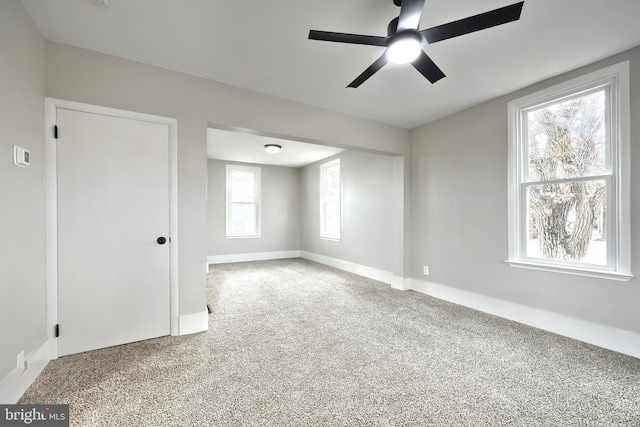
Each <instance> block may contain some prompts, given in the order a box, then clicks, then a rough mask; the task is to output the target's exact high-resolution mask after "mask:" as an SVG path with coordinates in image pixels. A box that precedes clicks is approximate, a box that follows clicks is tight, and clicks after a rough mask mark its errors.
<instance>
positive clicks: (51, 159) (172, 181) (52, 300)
mask: <svg viewBox="0 0 640 427" xmlns="http://www.w3.org/2000/svg"><path fill="white" fill-rule="evenodd" d="M44 103H45V114H44V116H45V119H44V126H45V170H46V172H45V195H46V222H47V224H46V257H47V262H46V264H47V338H48V340H49V341H50V342H51V347H50V351H51V358H52V359H57V358H58V340H57V338H56V336H55V330H56V325H57V324H58V196H57V194H58V182H57V176H58V170H57V140H56V138H55V136H54V131H53V129H54V126H55V125H56V110H57V109H58V108H64V109H67V110H73V111H78V112H84V113H94V114H102V115H106V116H113V117H118V118H124V119H133V120H142V121H146V122H152V123H159V124H165V125H168V126H169V236H170V237H171V244H170V245H169V253H170V255H169V272H170V273H169V286H170V291H169V292H170V303H169V306H170V331H171V335H179V318H178V314H179V313H178V121H177V120H176V119H174V118H170V117H162V116H156V115H151V114H145V113H137V112H133V111H127V110H119V109H115V108H109V107H102V106H98V105H91V104H84V103H80V102H74V101H66V100H62V99H56V98H49V97H46V98H45V100H44ZM61 132H64V130H61ZM63 333H64V332H63Z"/></svg>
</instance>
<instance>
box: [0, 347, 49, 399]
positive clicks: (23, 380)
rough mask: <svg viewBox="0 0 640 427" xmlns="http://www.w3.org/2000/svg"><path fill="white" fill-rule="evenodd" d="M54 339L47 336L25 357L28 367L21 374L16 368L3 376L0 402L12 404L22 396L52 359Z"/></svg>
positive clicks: (0, 384)
mask: <svg viewBox="0 0 640 427" xmlns="http://www.w3.org/2000/svg"><path fill="white" fill-rule="evenodd" d="M54 341H55V340H54V339H53V338H49V339H48V340H47V341H45V342H44V344H42V345H41V346H40V347H39V348H38V349H37V350H36V351H34V352H33V353H31V355H29V356H28V357H27V358H26V359H25V360H26V362H27V366H28V369H27V370H26V371H25V372H24V373H22V374H21V373H20V372H19V370H18V369H17V368H16V369H14V370H13V371H12V372H11V373H10V374H9V375H7V376H6V377H5V378H4V380H3V381H2V383H0V403H1V404H7V405H12V404H15V403H16V402H17V401H18V399H20V397H22V395H23V394H24V392H25V391H27V389H28V388H29V386H30V385H31V384H32V383H33V382H34V381H35V380H36V378H37V377H38V375H40V373H41V372H42V370H43V369H44V368H45V367H46V366H47V365H48V364H49V362H50V361H51V360H52V356H51V355H52V354H53V348H52V347H53V342H54Z"/></svg>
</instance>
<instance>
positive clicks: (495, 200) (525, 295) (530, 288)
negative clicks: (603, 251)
mask: <svg viewBox="0 0 640 427" xmlns="http://www.w3.org/2000/svg"><path fill="white" fill-rule="evenodd" d="M624 60H630V70H631V186H632V188H631V221H632V224H631V226H632V235H631V239H632V251H633V252H632V272H633V273H635V274H636V275H638V274H640V251H638V246H639V243H640V222H638V221H637V219H638V218H639V217H640V184H639V183H640V175H639V173H640V146H639V145H638V144H639V141H640V48H636V49H633V50H631V51H628V52H626V53H623V54H620V55H617V56H615V57H613V58H609V59H607V60H605V61H602V62H600V63H597V64H593V65H590V66H588V67H586V68H584V69H581V70H577V71H574V72H571V73H568V74H565V75H562V76H559V77H556V78H553V79H551V80H548V81H545V82H541V83H539V84H536V85H534V86H531V87H529V88H526V89H523V90H520V91H518V92H515V93H512V94H510V95H507V96H503V97H500V98H498V99H494V100H492V101H489V102H487V103H484V104H482V105H479V106H476V107H474V108H471V109H468V110H465V111H462V112H460V113H457V114H454V115H451V116H449V117H446V118H443V119H441V120H438V121H436V122H433V123H430V124H427V125H424V126H421V127H419V128H416V129H413V130H412V131H411V201H412V204H411V230H412V236H413V237H412V255H411V276H412V277H414V278H418V279H423V280H424V279H426V278H425V276H423V275H422V266H423V265H429V266H430V268H431V274H430V276H429V277H428V280H429V281H430V282H434V283H439V284H443V285H447V286H450V287H454V288H459V289H462V290H466V291H471V292H475V293H479V294H482V295H486V296H489V297H493V298H498V299H502V300H507V301H511V302H515V303H518V304H522V305H525V306H530V307H534V308H538V309H543V310H547V311H551V312H555V313H559V314H562V315H565V316H569V317H573V318H578V319H583V320H587V321H591V322H596V323H600V324H604V325H608V326H612V327H617V328H621V329H625V330H630V331H635V332H640V310H639V309H638V301H640V286H638V285H639V283H638V279H637V278H635V279H632V280H631V281H629V282H616V281H610V280H605V279H595V278H586V277H579V276H571V275H565V274H558V273H550V272H542V271H534V270H524V269H518V268H513V267H509V266H508V265H507V264H505V263H504V262H503V261H504V260H505V259H507V103H508V102H509V101H511V100H513V99H516V98H518V97H521V96H524V95H526V94H529V93H532V92H535V91H537V90H540V89H543V88H546V87H549V86H552V85H554V84H558V83H560V82H562V81H565V80H568V79H570V78H573V77H576V76H578V75H582V74H584V73H586V72H589V71H593V70H595V69H599V68H602V67H604V66H607V65H611V64H615V63H618V62H621V61H624Z"/></svg>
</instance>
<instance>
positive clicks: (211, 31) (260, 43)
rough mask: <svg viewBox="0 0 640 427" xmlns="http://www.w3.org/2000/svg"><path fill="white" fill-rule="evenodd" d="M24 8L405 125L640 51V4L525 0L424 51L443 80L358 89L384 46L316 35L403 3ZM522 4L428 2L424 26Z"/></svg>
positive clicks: (415, 76) (382, 78)
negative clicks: (485, 24)
mask: <svg viewBox="0 0 640 427" xmlns="http://www.w3.org/2000/svg"><path fill="white" fill-rule="evenodd" d="M21 1H22V3H23V4H24V6H25V8H26V10H27V12H28V13H29V14H30V16H31V17H32V18H33V20H34V21H35V22H36V24H37V25H38V27H39V28H40V30H41V32H42V33H43V34H44V36H45V37H46V38H47V39H49V40H52V41H55V42H59V43H64V44H69V45H73V46H78V47H82V48H86V49H90V50H94V51H98V52H103V53H107V54H111V55H115V56H119V57H122V58H127V59H131V60H135V61H139V62H143V63H147V64H152V65H156V66H159V67H163V68H167V69H171V70H175V71H180V72H184V73H188V74H191V75H195V76H199V77H204V78H207V79H211V80H216V81H219V82H223V83H226V84H230V85H233V86H237V87H241V88H246V89H250V90H254V91H258V92H262V93H266V94H270V95H273V96H277V97H281V98H285V99H289V100H292V101H297V102H300V103H304V104H308V105H313V106H317V107H321V108H325V109H328V110H332V111H337V112H341V113H346V114H350V115H353V116H358V117H363V118H367V119H371V120H376V121H379V122H383V123H389V124H393V125H396V126H400V127H404V128H413V127H415V126H418V125H421V124H423V123H426V122H429V121H432V120H435V119H437V118H440V117H443V116H446V115H449V114H451V113H453V112H456V111H459V110H462V109H464V108H467V107H469V106H472V105H475V104H478V103H481V102H483V101H485V100H488V99H490V98H493V97H496V96H499V95H502V94H505V93H508V92H511V91H513V90H516V89H519V88H522V87H524V86H527V85H529V84H531V83H534V82H536V81H540V80H543V79H545V78H548V77H551V76H553V75H556V74H559V73H561V72H564V71H568V70H571V69H574V68H577V67H579V66H582V65H585V64H588V63H591V62H594V61H596V60H598V59H601V58H604V57H607V56H610V55H612V54H615V53H618V52H621V51H624V50H626V49H629V48H632V47H635V46H638V45H640V25H639V24H638V22H639V20H640V1H638V0H562V1H560V0H525V4H524V8H523V11H522V17H521V19H520V20H519V21H517V22H513V23H509V24H505V25H502V26H498V27H494V28H491V29H488V30H484V31H480V32H476V33H472V34H468V35H465V36H461V37H457V38H454V39H450V40H445V41H442V42H439V43H435V44H433V45H427V46H424V49H425V51H426V52H427V53H428V54H429V56H431V58H432V59H433V60H434V61H435V62H436V63H437V64H438V66H439V67H440V68H441V69H442V70H443V71H444V73H445V74H446V75H447V77H446V78H444V79H442V80H440V81H439V82H437V83H436V84H433V85H432V84H430V83H429V82H428V81H427V80H425V79H424V78H423V77H422V76H421V75H420V74H419V73H418V72H417V71H416V70H414V69H413V68H411V67H410V66H385V67H384V68H383V69H382V70H381V71H380V72H378V73H377V74H376V75H374V76H373V77H372V78H371V79H369V80H368V81H366V82H365V83H364V84H363V85H362V86H360V87H359V88H358V89H347V88H346V86H347V84H348V83H349V82H351V81H352V80H353V79H354V78H355V77H356V76H358V75H359V74H360V73H361V72H362V71H363V70H364V69H365V68H367V67H368V66H369V65H370V64H371V63H372V62H373V61H374V60H375V59H377V58H378V57H379V56H380V55H381V53H382V48H380V47H373V46H363V45H348V44H343V43H328V42H321V41H312V40H308V39H307V36H308V33H309V30H310V29H316V30H326V31H337V32H347V33H361V34H370V35H380V36H384V35H386V27H387V24H388V22H389V21H390V20H391V19H392V18H394V17H395V16H397V14H398V11H399V9H398V8H397V7H396V6H394V5H393V2H392V0H350V1H345V0H269V1H264V0H244V1H238V0H235V1H234V0H179V1H178V0H109V2H110V6H109V7H108V8H106V9H103V8H99V7H97V6H95V5H94V4H92V3H91V1H90V0H55V1H54V0H46V1H43V0H21ZM515 2H516V0H473V1H471V0H438V1H436V0H427V1H426V3H425V12H424V14H423V17H422V21H421V25H420V29H423V28H428V27H431V26H435V25H439V24H443V23H446V22H450V21H453V20H457V19H461V18H464V17H467V16H470V15H475V14H477V13H481V12H485V11H487V10H491V9H495V8H498V7H502V6H506V5H508V4H511V3H515Z"/></svg>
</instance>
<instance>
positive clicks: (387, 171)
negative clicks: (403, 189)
mask: <svg viewBox="0 0 640 427" xmlns="http://www.w3.org/2000/svg"><path fill="white" fill-rule="evenodd" d="M338 157H339V158H340V174H341V180H342V218H341V225H342V230H341V240H340V241H339V242H336V241H330V240H323V239H320V237H319V236H320V211H319V206H320V200H319V199H320V183H319V174H320V172H319V164H320V163H322V162H319V163H314V164H312V165H309V166H307V167H305V168H303V169H302V171H301V182H302V183H301V190H302V207H301V213H302V220H301V236H300V242H301V250H303V251H308V252H312V253H315V254H319V255H324V256H328V257H332V258H337V259H340V260H343V261H349V262H353V263H356V264H360V265H364V266H368V267H373V268H377V269H380V270H384V271H393V268H394V265H393V263H394V259H393V256H392V254H391V251H392V248H393V243H394V240H393V239H394V236H393V232H394V230H393V224H392V223H393V217H394V206H393V200H394V158H393V157H389V156H383V155H379V154H371V153H364V152H356V151H346V152H343V153H341V154H340V155H338V156H334V157H331V158H329V159H327V160H325V161H328V160H331V159H334V158H338Z"/></svg>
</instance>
